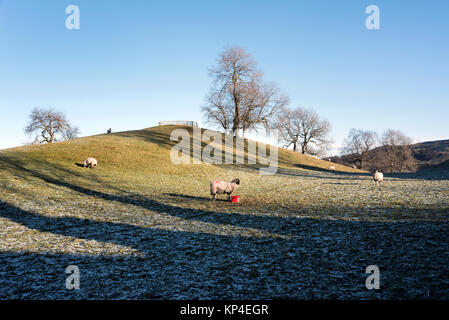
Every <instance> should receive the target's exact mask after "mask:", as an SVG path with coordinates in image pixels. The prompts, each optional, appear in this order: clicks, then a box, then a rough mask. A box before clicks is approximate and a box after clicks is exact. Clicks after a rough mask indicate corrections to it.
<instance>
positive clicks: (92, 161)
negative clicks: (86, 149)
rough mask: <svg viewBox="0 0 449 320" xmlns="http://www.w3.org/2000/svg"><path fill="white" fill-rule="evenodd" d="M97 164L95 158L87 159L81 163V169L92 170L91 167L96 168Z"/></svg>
mask: <svg viewBox="0 0 449 320" xmlns="http://www.w3.org/2000/svg"><path fill="white" fill-rule="evenodd" d="M97 165H98V162H97V159H95V158H87V159H86V160H84V161H83V168H93V167H95V168H96V167H97Z"/></svg>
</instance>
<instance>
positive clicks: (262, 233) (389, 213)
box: [0, 127, 449, 299]
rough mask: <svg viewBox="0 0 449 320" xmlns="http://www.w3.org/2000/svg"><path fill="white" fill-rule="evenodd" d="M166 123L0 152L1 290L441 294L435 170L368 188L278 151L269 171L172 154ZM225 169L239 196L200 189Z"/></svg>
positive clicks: (441, 237) (445, 244) (442, 230)
mask: <svg viewBox="0 0 449 320" xmlns="http://www.w3.org/2000/svg"><path fill="white" fill-rule="evenodd" d="M170 129H171V128H169V127H168V128H162V129H149V130H143V131H135V132H125V133H117V134H113V135H108V136H106V135H100V136H94V137H89V138H83V139H78V140H75V141H72V142H65V143H57V144H54V145H43V146H33V147H24V148H18V149H9V150H5V151H2V152H0V299H54V298H57V299H448V298H449V290H448V288H449V277H448V274H449V239H448V232H449V173H448V172H447V170H446V171H444V170H442V171H429V172H424V173H419V174H395V175H388V174H386V180H385V182H384V184H383V185H382V187H380V188H379V187H376V186H375V185H374V183H373V181H372V180H371V175H370V174H369V173H365V172H362V171H359V170H354V169H350V168H345V167H341V166H337V170H336V171H329V170H327V169H326V168H327V166H328V163H326V162H325V161H321V160H317V159H313V158H310V157H307V156H301V155H299V154H298V155H296V154H293V153H292V152H287V151H282V152H281V151H280V166H281V167H280V168H279V172H278V173H277V174H276V175H274V176H261V175H260V174H259V171H258V170H257V168H255V167H252V166H249V165H248V166H234V165H226V166H225V165H223V166H221V165H204V164H202V165H181V166H174V165H172V164H171V163H170V161H169V150H170V148H171V146H172V145H173V144H174V143H173V142H171V141H169V138H168V137H169V134H168V133H169V130H170ZM86 156H95V157H96V158H97V159H98V160H99V168H98V169H97V170H90V169H83V168H80V167H77V166H76V165H75V164H74V163H75V162H80V161H82V160H83V159H84V157H86ZM129 159H131V160H129ZM237 177H238V178H239V179H240V181H241V185H240V187H239V188H238V189H237V192H236V194H237V195H240V196H241V203H238V204H232V203H229V202H226V201H224V200H225V196H221V197H219V199H218V201H216V202H211V201H210V195H209V181H211V180H214V179H223V180H228V181H230V180H231V179H233V178H237ZM69 265H76V266H78V267H79V269H80V289H79V290H67V289H66V287H65V281H66V278H67V276H68V275H67V274H66V273H65V270H66V267H67V266H69ZM369 265H377V266H378V267H379V269H380V275H381V288H380V289H379V290H367V288H366V287H365V280H366V277H367V276H368V275H367V274H365V269H366V267H367V266H369Z"/></svg>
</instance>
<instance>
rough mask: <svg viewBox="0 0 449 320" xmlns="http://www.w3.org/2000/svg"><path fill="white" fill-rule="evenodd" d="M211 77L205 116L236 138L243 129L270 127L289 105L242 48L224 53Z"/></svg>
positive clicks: (211, 71) (235, 48)
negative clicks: (211, 81)
mask: <svg viewBox="0 0 449 320" xmlns="http://www.w3.org/2000/svg"><path fill="white" fill-rule="evenodd" d="M210 74H211V76H212V77H213V78H214V82H213V85H212V88H211V91H210V92H209V94H208V96H207V98H206V105H205V106H203V107H202V111H203V114H204V116H205V118H206V119H207V121H208V122H209V123H211V124H213V125H218V126H220V127H222V128H223V129H224V130H225V131H231V132H232V134H233V135H234V136H238V135H239V130H243V132H246V131H247V130H251V129H255V128H257V127H258V126H260V125H264V126H265V127H267V125H268V123H269V121H270V119H271V118H272V117H273V115H274V114H275V112H276V111H277V109H279V108H280V107H281V106H284V105H285V104H287V103H288V98H287V97H286V96H283V95H282V94H280V92H279V90H278V88H277V87H276V86H275V85H270V84H265V83H264V82H263V81H262V72H261V71H260V70H258V69H257V63H256V62H255V61H254V60H253V58H252V57H251V55H250V54H249V53H247V52H246V51H245V50H244V49H242V48H238V47H233V48H229V49H226V50H224V51H223V52H222V53H221V55H220V58H219V59H218V63H217V66H216V67H215V68H213V69H211V70H210Z"/></svg>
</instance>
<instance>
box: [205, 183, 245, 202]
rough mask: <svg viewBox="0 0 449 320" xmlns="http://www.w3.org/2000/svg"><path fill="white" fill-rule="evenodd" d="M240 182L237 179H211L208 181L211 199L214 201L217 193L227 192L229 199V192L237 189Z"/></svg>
mask: <svg viewBox="0 0 449 320" xmlns="http://www.w3.org/2000/svg"><path fill="white" fill-rule="evenodd" d="M239 184H240V180H239V179H234V180H232V181H231V182H225V181H212V182H211V183H210V194H211V196H212V201H215V196H216V195H217V194H227V195H228V200H229V201H231V193H233V192H234V190H235V189H237V186H238V185H239Z"/></svg>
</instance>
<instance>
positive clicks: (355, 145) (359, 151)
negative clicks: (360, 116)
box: [345, 128, 379, 169]
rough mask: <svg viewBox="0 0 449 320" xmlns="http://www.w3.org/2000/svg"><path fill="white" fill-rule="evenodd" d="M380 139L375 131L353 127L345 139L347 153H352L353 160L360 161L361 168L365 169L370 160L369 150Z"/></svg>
mask: <svg viewBox="0 0 449 320" xmlns="http://www.w3.org/2000/svg"><path fill="white" fill-rule="evenodd" d="M378 139H379V138H378V135H377V133H376V132H375V131H369V130H360V129H354V128H352V129H351V130H350V131H349V135H348V137H347V138H346V139H345V153H346V154H349V155H352V156H353V157H354V159H353V160H354V161H357V162H358V163H359V167H360V169H363V168H364V165H365V163H366V161H367V160H368V156H369V151H370V150H371V149H373V148H374V147H375V146H376V144H377V141H378Z"/></svg>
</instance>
